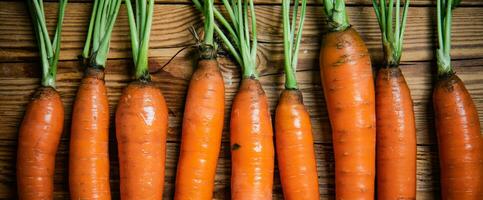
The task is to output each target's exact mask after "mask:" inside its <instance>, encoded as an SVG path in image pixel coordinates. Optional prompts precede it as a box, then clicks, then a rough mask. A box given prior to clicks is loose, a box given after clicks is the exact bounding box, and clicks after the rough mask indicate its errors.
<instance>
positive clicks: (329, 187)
mask: <svg viewBox="0 0 483 200" xmlns="http://www.w3.org/2000/svg"><path fill="white" fill-rule="evenodd" d="M65 137H66V135H64V138H65ZM111 137H114V136H113V135H111ZM15 146H16V141H15V140H2V141H0V161H2V162H0V169H2V170H0V198H2V199H6V198H14V197H15V195H16V189H15V188H16V185H15V184H16V183H15V165H14V163H15V149H16V147H15ZM314 147H315V153H316V158H317V163H318V166H317V170H318V176H319V184H320V187H319V188H320V193H321V195H322V198H323V199H331V198H333V195H334V190H333V188H334V172H333V171H334V158H333V156H332V155H333V152H332V147H331V145H330V144H316V145H315V146H314ZM178 149H179V144H178V143H172V142H170V143H168V144H167V159H166V177H165V178H166V180H165V192H164V197H165V199H171V198H172V195H173V192H174V182H175V178H176V164H177V159H178V153H179V151H178ZM229 149H230V147H229V143H223V144H222V149H221V152H220V157H219V160H218V165H217V175H216V177H215V190H216V191H215V194H214V196H215V199H226V197H227V196H229V188H230V173H231V172H230V171H231V164H230V161H229V160H230V152H229ZM417 158H418V160H417V167H418V173H417V190H418V197H419V196H420V195H422V196H429V195H428V194H431V196H433V197H434V196H435V194H437V192H438V190H439V189H438V188H439V187H438V177H437V176H438V171H439V170H438V167H437V155H436V148H435V147H431V146H418V155H417ZM110 160H111V162H110V163H111V166H110V171H111V174H110V177H111V190H112V191H113V195H114V199H117V196H118V195H119V167H118V164H119V162H118V159H117V151H116V146H115V145H111V146H110ZM67 165H68V141H67V140H62V142H61V144H60V146H59V150H58V153H57V159H56V171H55V178H54V182H55V196H56V199H66V198H68V186H67V184H65V183H66V182H67V178H68V177H67V175H68V171H67ZM273 193H274V199H282V196H281V194H282V191H281V186H280V180H279V176H278V171H277V170H276V171H275V175H274V192H273ZM418 199H419V198H418ZM425 199H426V198H425ZM427 199H430V198H427Z"/></svg>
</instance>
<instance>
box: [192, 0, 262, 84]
mask: <svg viewBox="0 0 483 200" xmlns="http://www.w3.org/2000/svg"><path fill="white" fill-rule="evenodd" d="M222 1H223V5H224V7H225V10H226V13H227V15H228V19H229V20H227V18H226V17H225V16H224V15H223V14H221V13H220V12H219V11H218V10H217V9H216V8H214V7H213V11H214V12H213V13H214V16H215V18H216V19H217V20H218V22H219V23H220V24H221V25H222V28H224V29H225V30H226V31H227V32H228V34H225V33H224V32H223V31H222V30H221V28H220V27H219V26H218V25H217V24H215V26H214V29H215V31H216V33H217V34H218V36H220V38H221V40H222V41H223V44H224V47H225V48H226V49H227V50H228V51H229V52H230V54H231V55H232V56H233V58H234V59H235V60H236V61H237V63H238V64H239V65H240V66H241V68H242V71H243V77H245V78H246V77H253V78H257V77H258V74H257V72H256V64H257V63H256V61H257V26H256V15H255V7H254V5H253V0H245V1H244V2H243V3H242V0H230V2H228V0H222ZM207 2H208V1H207ZM193 3H194V4H195V7H196V8H197V9H198V10H202V4H201V3H200V1H198V0H193ZM248 12H250V17H251V20H250V22H251V31H252V37H251V40H250V27H249V23H250V22H249V20H248Z"/></svg>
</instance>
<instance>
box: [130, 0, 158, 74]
mask: <svg viewBox="0 0 483 200" xmlns="http://www.w3.org/2000/svg"><path fill="white" fill-rule="evenodd" d="M135 1H136V2H135V3H136V13H134V12H133V8H132V5H131V0H126V8H127V14H128V18H129V29H130V33H131V47H132V55H133V60H134V65H135V67H136V70H135V71H136V72H135V77H136V79H144V80H149V79H150V78H151V77H150V75H149V71H148V50H149V36H150V34H151V24H152V21H153V12H154V0H135ZM134 14H136V15H134Z"/></svg>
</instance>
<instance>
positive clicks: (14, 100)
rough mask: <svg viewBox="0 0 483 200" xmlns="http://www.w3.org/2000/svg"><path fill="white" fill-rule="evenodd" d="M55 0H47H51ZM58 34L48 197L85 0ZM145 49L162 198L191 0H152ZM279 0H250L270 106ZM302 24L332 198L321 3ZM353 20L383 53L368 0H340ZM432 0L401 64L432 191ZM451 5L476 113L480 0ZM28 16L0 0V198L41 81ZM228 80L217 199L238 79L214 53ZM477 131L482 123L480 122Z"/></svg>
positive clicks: (125, 66) (276, 69)
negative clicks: (157, 105)
mask: <svg viewBox="0 0 483 200" xmlns="http://www.w3.org/2000/svg"><path fill="white" fill-rule="evenodd" d="M49 1H51V2H54V0H49ZM69 2H70V3H69V4H68V7H67V12H66V18H65V22H64V32H63V38H62V51H61V62H60V63H59V72H58V78H57V80H58V83H57V85H58V90H59V91H60V93H61V95H62V100H63V102H64V106H65V111H66V113H65V114H66V116H65V131H64V134H63V138H62V141H61V145H60V149H59V152H58V154H57V155H58V156H57V162H56V176H55V197H56V198H55V199H68V197H69V195H68V187H67V184H66V183H67V171H66V170H67V155H68V138H69V130H70V120H71V108H72V101H73V99H74V96H75V93H76V91H77V87H78V85H79V81H80V79H81V77H82V75H83V70H84V68H83V66H81V65H80V64H79V62H78V61H77V55H79V54H80V52H81V50H82V47H83V43H84V37H85V32H86V26H87V22H88V18H89V15H90V7H91V5H90V3H89V2H90V0H70V1H69ZM156 2H157V5H156V7H155V16H154V22H153V33H152V37H151V49H150V57H151V58H150V71H151V72H152V73H153V81H154V82H155V83H156V85H157V86H158V87H159V88H160V89H161V90H162V91H163V93H164V95H165V98H166V100H167V103H168V106H169V113H170V116H169V119H170V122H169V133H168V148H167V149H168V153H167V154H168V155H167V165H166V166H167V169H166V170H167V171H166V174H167V175H166V176H167V177H166V183H165V185H166V186H165V190H166V191H165V199H171V198H172V194H173V192H174V179H175V168H176V162H177V155H178V153H179V145H178V144H179V140H180V127H181V124H180V123H181V119H182V114H183V106H184V98H185V94H186V90H187V86H188V81H189V79H190V76H191V73H192V71H193V68H194V65H193V59H192V56H193V55H194V53H193V52H194V51H193V49H189V50H186V51H183V52H182V53H181V54H180V55H179V56H178V57H176V58H175V59H174V60H173V62H171V63H170V64H169V65H167V66H166V67H164V68H161V67H162V65H163V64H164V63H166V62H167V60H168V59H169V58H170V57H171V56H172V55H174V54H175V53H176V51H178V50H179V49H180V48H181V47H183V46H186V45H189V44H192V43H193V39H192V36H191V35H190V33H189V32H188V31H187V29H188V27H190V26H192V25H193V26H195V27H198V28H199V26H200V24H201V19H200V15H199V14H198V12H197V11H196V10H195V9H194V8H193V7H192V6H191V5H190V4H189V0H157V1H156ZM280 2H281V0H256V4H257V6H256V10H257V19H258V21H257V26H258V30H259V34H258V35H259V40H260V45H259V51H258V70H259V71H260V74H261V82H262V84H263V88H264V89H265V91H266V93H267V95H268V97H269V103H270V107H271V111H272V113H273V110H274V108H275V105H276V103H277V100H278V95H279V93H280V91H281V89H282V88H283V79H284V77H283V70H282V68H281V67H282V64H283V63H282V59H283V47H282V32H281V26H280V23H281V21H280V14H281V13H280V12H281V10H280V5H279V4H280ZM309 2H310V4H311V5H310V6H309V8H308V10H307V18H306V20H307V21H306V26H305V29H304V37H303V41H302V46H301V51H300V52H301V53H300V56H299V58H300V60H299V67H298V70H297V71H298V73H297V78H298V81H299V85H300V87H301V90H302V92H303V95H304V102H305V104H306V106H307V109H308V110H309V113H310V115H311V117H312V124H313V133H314V139H315V144H314V145H315V150H316V156H317V162H318V174H319V183H320V191H321V194H322V197H321V198H322V199H333V198H334V194H333V192H334V190H333V188H334V174H333V167H334V162H333V156H332V154H333V152H332V148H331V133H330V125H329V123H328V118H327V112H326V110H325V103H324V96H323V93H322V89H321V86H320V78H319V71H318V52H319V48H320V44H319V43H320V36H321V35H322V34H323V33H324V32H325V31H326V28H325V26H326V20H325V19H324V17H323V7H322V6H321V4H320V3H317V2H316V0H309ZM347 2H348V5H349V8H348V12H349V15H350V18H351V22H352V23H353V25H354V26H355V27H356V29H357V30H359V31H360V33H361V35H362V37H363V38H364V39H365V41H366V42H367V44H368V47H369V49H370V53H371V55H372V60H373V62H374V63H375V64H374V67H375V68H376V67H377V66H378V63H380V60H381V48H380V34H379V28H378V26H377V22H376V20H375V18H374V15H373V10H372V7H371V6H370V2H371V1H369V0H348V1H347ZM432 2H434V1H430V0H414V1H412V4H413V5H417V6H415V7H411V9H410V13H409V19H408V27H407V34H406V37H405V51H404V54H403V59H402V60H403V62H402V69H403V73H404V75H405V76H406V79H407V82H408V84H409V87H410V89H411V92H412V97H413V100H414V106H415V114H416V124H417V140H418V161H417V162H418V174H417V176H418V177H417V178H418V187H417V188H418V193H417V194H418V199H423V200H426V199H438V197H439V195H438V194H439V191H438V190H439V180H438V179H439V177H438V173H439V170H438V156H437V148H436V146H435V142H436V138H435V133H434V128H433V118H432V114H431V113H432V108H431V107H432V105H431V96H430V95H431V86H432V77H433V76H432V70H433V69H434V63H433V62H432V60H433V51H434V50H433V48H434V37H435V33H434V31H433V29H432V26H433V24H434V21H433V18H434V17H433V16H434V15H435V13H434V11H433V10H434V8H432V7H428V6H430V5H431V4H432ZM462 4H463V7H461V8H458V9H457V10H456V11H455V14H454V26H453V51H452V55H453V58H454V61H453V65H454V66H455V67H456V71H457V73H458V75H459V76H460V77H461V78H462V79H463V80H464V82H465V84H466V86H467V88H468V89H469V91H470V93H471V95H472V96H473V99H474V101H475V104H476V106H477V109H478V111H479V113H480V121H483V1H481V0H464V1H463V2H462ZM45 9H46V14H47V16H46V17H47V21H48V27H49V29H50V30H53V27H54V24H55V18H56V9H57V3H46V4H45ZM121 9H122V11H121V13H120V17H119V19H118V22H117V23H116V26H115V30H114V31H115V32H114V34H113V39H112V42H111V47H112V48H111V52H110V55H109V58H110V60H109V61H108V64H107V65H108V67H107V75H106V83H107V86H108V95H109V105H110V111H111V131H110V133H111V135H110V155H111V156H110V158H111V185H112V190H113V196H114V199H118V195H119V186H118V185H119V171H118V160H117V151H116V142H115V140H114V138H115V137H114V135H115V134H114V129H113V128H114V127H113V123H112V121H113V112H114V110H115V107H116V105H117V101H118V99H119V97H120V95H121V91H122V88H123V87H124V86H126V85H127V83H128V82H129V81H130V75H129V74H131V69H132V63H131V62H132V61H131V60H130V58H129V57H130V43H129V33H128V26H127V21H126V13H125V11H124V8H121ZM37 57H38V55H37V47H36V44H35V41H34V38H33V32H32V28H31V23H30V19H29V17H28V13H27V12H26V7H25V5H24V3H23V1H22V0H15V1H1V2H0V199H12V198H15V196H16V183H15V156H16V155H15V154H16V145H17V144H16V143H17V131H18V125H19V123H20V121H21V119H22V117H23V114H24V111H25V106H26V104H27V103H28V101H29V99H30V97H31V95H32V93H33V91H34V90H35V89H36V88H37V87H38V85H39V77H40V73H41V72H40V65H39V64H38V58H37ZM219 61H220V66H221V68H222V73H223V76H224V79H225V86H226V97H227V99H226V105H227V106H226V116H227V118H226V119H225V127H226V128H225V130H224V133H223V144H222V151H221V153H220V157H219V164H218V168H217V176H216V182H215V184H216V185H215V190H216V191H215V195H214V197H215V199H227V197H229V189H230V186H229V185H230V180H229V178H230V155H229V146H228V145H229V144H228V141H229V138H228V129H227V127H229V126H228V116H229V111H230V106H231V100H232V98H233V96H234V94H235V92H236V90H237V88H238V84H239V82H240V80H239V79H240V76H239V70H238V68H237V67H236V66H235V65H234V64H233V63H232V62H231V61H230V60H229V59H228V58H225V57H223V56H221V57H220V58H219ZM482 131H483V130H482ZM281 194H282V190H281V187H280V181H279V179H278V174H276V175H275V186H274V199H282V198H283V197H282V195H281Z"/></svg>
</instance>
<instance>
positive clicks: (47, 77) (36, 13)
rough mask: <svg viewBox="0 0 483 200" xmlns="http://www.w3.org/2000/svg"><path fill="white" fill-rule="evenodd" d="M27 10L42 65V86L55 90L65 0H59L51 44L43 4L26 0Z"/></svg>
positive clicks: (39, 0) (40, 0)
mask: <svg viewBox="0 0 483 200" xmlns="http://www.w3.org/2000/svg"><path fill="white" fill-rule="evenodd" d="M27 4H28V8H29V10H30V15H31V17H32V23H33V26H34V30H35V37H36V39H37V46H38V47H39V51H40V58H41V64H42V81H41V84H42V86H50V87H53V88H55V77H56V75H57V64H58V63H59V53H60V39H61V33H62V23H63V21H64V11H65V7H66V6H67V0H59V13H58V18H57V27H56V29H55V35H54V40H53V41H52V42H51V40H50V36H49V32H48V30H47V25H46V22H45V13H44V3H43V1H42V0H28V1H27Z"/></svg>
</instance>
